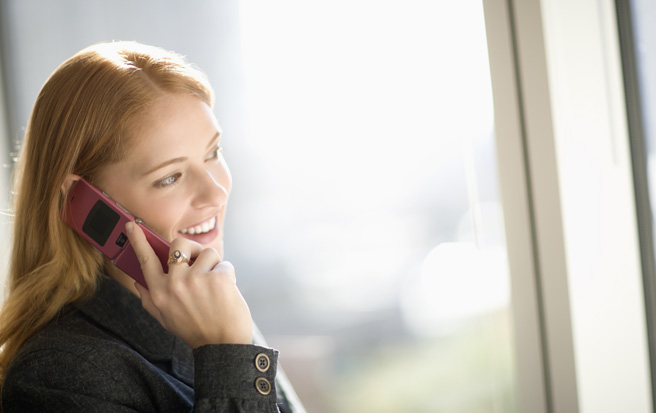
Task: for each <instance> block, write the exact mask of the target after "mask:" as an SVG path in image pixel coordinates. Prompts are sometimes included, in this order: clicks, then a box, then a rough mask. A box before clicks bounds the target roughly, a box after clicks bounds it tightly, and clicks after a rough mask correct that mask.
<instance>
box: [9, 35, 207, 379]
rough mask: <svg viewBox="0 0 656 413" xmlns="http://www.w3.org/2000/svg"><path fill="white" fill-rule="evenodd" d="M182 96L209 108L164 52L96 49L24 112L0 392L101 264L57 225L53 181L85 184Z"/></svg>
mask: <svg viewBox="0 0 656 413" xmlns="http://www.w3.org/2000/svg"><path fill="white" fill-rule="evenodd" d="M166 93H188V94H193V95H195V96H197V97H198V98H199V99H201V100H202V101H204V102H205V103H207V104H208V105H209V106H210V107H212V106H213V103H214V95H213V91H212V89H211V87H210V86H209V83H208V81H207V78H206V77H205V76H204V74H203V73H202V72H200V71H199V70H198V69H196V68H195V67H193V66H192V65H190V64H188V63H187V62H185V60H184V59H183V58H182V57H181V56H179V55H177V54H175V53H172V52H168V51H165V50H163V49H160V48H156V47H152V46H146V45H142V44H139V43H135V42H113V43H103V44H98V45H94V46H91V47H89V48H86V49H84V50H82V51H80V52H79V53H77V54H75V55H74V56H73V57H71V58H70V59H68V60H67V61H65V62H64V63H62V64H61V65H60V66H59V67H58V68H57V69H56V70H55V71H54V72H53V73H52V75H51V76H50V77H49V78H48V80H47V81H46V83H45V84H44V86H43V88H42V89H41V92H40V93H39V96H38V97H37V100H36V103H35V104H34V108H33V110H32V114H31V116H30V120H29V123H28V126H27V129H26V133H25V139H24V141H23V144H22V146H21V152H20V156H19V160H18V163H17V165H16V168H15V170H14V192H13V212H14V222H13V246H12V254H11V263H10V266H9V276H8V282H7V287H6V288H7V292H8V295H7V297H6V300H5V303H4V306H3V308H2V310H1V311H0V346H1V347H0V386H1V385H2V383H3V381H4V375H5V372H6V371H7V368H8V366H9V364H10V363H11V361H12V360H13V358H14V357H15V356H16V353H17V352H18V350H19V348H20V346H21V345H22V344H23V343H24V342H25V340H27V339H28V338H29V337H30V336H32V335H33V334H34V333H35V332H37V331H38V330H40V329H41V328H43V327H44V326H45V325H46V324H48V323H49V322H50V321H52V320H53V319H54V318H55V317H56V316H57V315H58V314H59V313H60V312H61V310H62V309H63V308H64V307H65V306H66V305H67V304H69V303H72V302H75V301H78V300H82V299H85V298H88V297H90V296H91V295H93V293H94V292H95V291H96V288H97V285H98V280H99V277H100V276H101V274H102V270H103V267H104V266H105V265H108V263H107V262H106V261H105V260H104V259H103V257H102V256H101V254H100V253H99V252H98V251H96V250H95V249H94V248H93V247H92V246H91V245H90V244H89V243H87V242H86V241H84V240H83V239H82V238H81V237H80V236H78V235H77V234H76V233H74V232H73V230H72V229H70V228H69V227H68V226H67V225H66V224H65V223H64V222H63V221H62V218H61V214H60V210H61V207H62V202H63V200H64V199H65V198H64V196H65V194H63V193H62V192H63V191H62V184H63V182H64V180H65V178H66V177H67V176H68V175H69V174H71V173H74V174H77V175H80V176H82V177H84V178H86V179H88V180H90V181H92V182H93V179H94V176H95V175H96V174H97V173H98V172H99V171H100V170H102V168H104V167H106V166H107V165H110V164H112V163H115V162H117V161H119V160H120V159H121V158H122V157H123V156H124V154H125V153H126V150H127V149H129V147H130V144H131V142H132V141H133V140H134V139H138V134H137V133H135V131H138V129H139V128H138V125H139V123H138V122H139V121H140V120H141V119H142V118H143V115H144V113H145V111H146V110H147V109H148V107H149V106H150V105H151V104H152V102H153V101H154V100H155V99H157V98H158V97H160V96H162V94H166Z"/></svg>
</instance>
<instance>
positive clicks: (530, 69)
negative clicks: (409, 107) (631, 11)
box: [484, 0, 653, 413]
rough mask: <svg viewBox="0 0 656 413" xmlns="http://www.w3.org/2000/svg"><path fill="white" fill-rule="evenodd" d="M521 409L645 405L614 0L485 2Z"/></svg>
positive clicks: (644, 351)
mask: <svg viewBox="0 0 656 413" xmlns="http://www.w3.org/2000/svg"><path fill="white" fill-rule="evenodd" d="M484 8H485V19H486V26H487V33H488V45H489V54H490V66H491V76H492V88H493V94H494V106H495V123H496V136H497V151H498V156H499V174H500V179H501V190H502V191H501V194H502V200H503V206H504V214H505V220H506V238H507V244H508V256H509V263H510V269H511V285H512V300H513V311H514V323H515V335H516V337H515V345H516V354H517V358H516V360H517V366H518V368H517V392H516V393H517V395H518V405H517V411H518V412H590V413H592V412H594V413H599V412H601V413H604V412H617V411H631V412H652V411H653V406H652V402H651V400H652V393H651V392H652V387H651V386H652V384H651V379H650V374H649V355H648V345H647V330H646V321H645V305H644V291H643V286H642V276H641V266H640V254H639V245H638V233H637V227H636V213H635V202H634V195H633V178H632V174H631V159H630V152H629V140H628V132H627V121H626V111H625V106H624V90H623V83H622V72H621V60H620V53H619V43H618V35H617V25H616V16H615V8H614V3H613V1H611V0H598V1H595V0H574V1H572V0H518V1H512V0H484Z"/></svg>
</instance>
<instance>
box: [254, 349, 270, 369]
mask: <svg viewBox="0 0 656 413" xmlns="http://www.w3.org/2000/svg"><path fill="white" fill-rule="evenodd" d="M270 365H271V361H270V360H269V356H267V355H266V354H264V353H260V354H258V355H257V357H255V368H256V369H258V370H259V371H261V372H262V373H264V372H266V371H267V370H269V366H270Z"/></svg>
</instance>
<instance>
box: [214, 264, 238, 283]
mask: <svg viewBox="0 0 656 413" xmlns="http://www.w3.org/2000/svg"><path fill="white" fill-rule="evenodd" d="M212 272H215V273H219V274H224V275H227V276H228V277H229V278H230V279H231V280H232V282H233V283H235V284H237V277H236V276H235V267H233V266H232V263H231V262H230V261H221V262H220V263H218V264H217V265H216V266H215V267H214V269H213V270H212Z"/></svg>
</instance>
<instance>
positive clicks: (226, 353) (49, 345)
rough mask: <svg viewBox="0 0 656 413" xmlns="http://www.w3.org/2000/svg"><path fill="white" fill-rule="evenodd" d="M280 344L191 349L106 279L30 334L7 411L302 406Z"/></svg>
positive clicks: (10, 385) (12, 379)
mask: <svg viewBox="0 0 656 413" xmlns="http://www.w3.org/2000/svg"><path fill="white" fill-rule="evenodd" d="M277 363H278V351H277V350H273V349H270V348H267V347H263V346H259V345H228V344H222V345H207V346H202V347H199V348H197V349H195V350H193V351H192V350H191V348H189V347H188V346H187V345H186V344H185V343H184V342H182V341H181V340H180V339H178V338H177V337H175V336H174V335H172V334H171V333H169V332H167V331H166V330H164V329H163V328H162V327H161V326H160V324H159V323H158V322H157V321H156V320H155V319H153V318H152V317H151V316H150V315H149V314H148V313H147V312H146V311H145V310H144V309H143V307H142V306H141V301H140V300H139V298H138V297H136V296H134V295H133V294H131V293H130V292H128V291H127V290H126V289H125V288H123V287H122V286H121V285H120V284H118V283H117V282H116V281H114V280H113V279H111V278H109V277H103V281H102V283H101V286H100V289H99V291H98V293H97V294H96V295H95V296H94V297H93V298H92V299H91V300H90V301H87V302H84V303H82V304H78V305H74V306H71V307H70V308H67V309H66V310H65V311H64V312H63V313H62V315H61V316H60V317H59V318H58V319H57V320H55V321H53V322H52V323H50V324H49V325H48V326H47V327H45V328H44V329H43V330H41V331H40V332H38V333H37V334H36V335H34V336H33V337H32V338H30V339H29V340H28V341H27V342H26V343H25V344H24V345H23V347H22V348H21V350H20V352H19V353H18V355H17V357H16V358H15V359H14V361H13V362H12V364H11V365H10V367H9V369H8V371H7V374H6V377H5V381H4V385H3V388H2V411H3V412H5V413H8V412H73V411H75V412H80V411H84V412H190V411H194V412H249V413H251V412H279V411H280V412H283V413H285V412H295V413H296V412H303V411H304V410H303V407H302V406H301V405H300V402H298V400H297V398H296V395H295V394H293V390H292V389H291V386H290V385H289V383H288V382H286V379H284V376H282V377H278V378H277V377H276V373H277V367H278V366H277Z"/></svg>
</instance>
